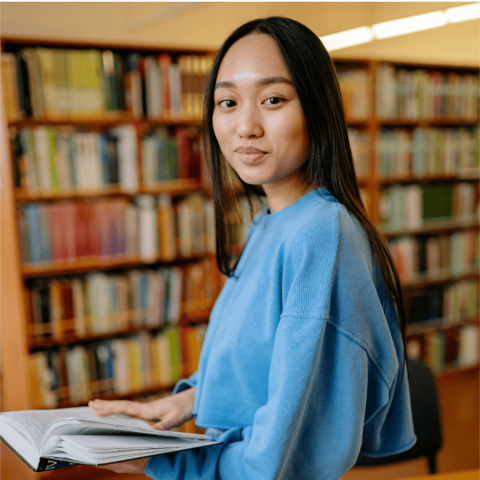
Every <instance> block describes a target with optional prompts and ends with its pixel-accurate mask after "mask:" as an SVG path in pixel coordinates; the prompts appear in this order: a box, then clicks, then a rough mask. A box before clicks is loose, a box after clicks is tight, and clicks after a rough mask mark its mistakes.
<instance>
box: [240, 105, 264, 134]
mask: <svg viewBox="0 0 480 480" xmlns="http://www.w3.org/2000/svg"><path fill="white" fill-rule="evenodd" d="M237 118H238V124H237V133H238V135H239V136H240V137H242V138H249V137H261V136H262V135H263V127H262V121H261V116H260V114H259V112H258V111H257V109H256V108H255V107H254V106H247V105H245V106H243V107H242V109H241V110H240V112H238V117H237Z"/></svg>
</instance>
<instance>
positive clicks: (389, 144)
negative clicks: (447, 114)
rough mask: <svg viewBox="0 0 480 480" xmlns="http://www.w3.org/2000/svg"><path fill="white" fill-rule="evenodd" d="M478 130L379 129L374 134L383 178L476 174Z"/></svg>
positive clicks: (479, 141) (479, 135) (379, 168)
mask: <svg viewBox="0 0 480 480" xmlns="http://www.w3.org/2000/svg"><path fill="white" fill-rule="evenodd" d="M479 144H480V129H479V128H478V127H477V128H474V129H471V130H470V129H466V128H448V129H445V128H415V129H413V131H412V130H408V129H382V130H381V131H380V132H379V133H378V135H377V141H376V154H377V166H378V171H379V173H380V175H381V176H382V177H387V178H388V177H391V176H393V177H396V176H397V177H402V176H414V177H422V176H427V175H475V174H477V175H478V168H479V152H480V147H479Z"/></svg>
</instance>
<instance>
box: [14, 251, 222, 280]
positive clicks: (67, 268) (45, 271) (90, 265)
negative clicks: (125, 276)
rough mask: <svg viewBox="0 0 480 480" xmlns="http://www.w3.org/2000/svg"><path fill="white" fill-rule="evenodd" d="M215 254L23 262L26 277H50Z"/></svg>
mask: <svg viewBox="0 0 480 480" xmlns="http://www.w3.org/2000/svg"><path fill="white" fill-rule="evenodd" d="M212 255H213V254H212V253H210V252H204V253H201V254H197V255H192V256H191V257H180V256H179V257H176V258H174V259H171V260H166V259H163V258H155V259H153V260H152V261H151V262H147V261H145V260H142V259H141V258H140V257H138V256H119V257H115V256H108V257H107V256H106V257H85V258H80V259H74V260H72V261H70V262H68V261H65V262H64V261H62V262H60V261H58V262H39V263H38V264H33V263H29V264H23V265H22V276H23V278H24V279H27V278H37V277H50V276H55V275H71V274H74V273H85V272H89V271H97V270H116V269H122V268H135V267H148V266H155V265H159V266H160V265H180V264H182V263H185V262H195V261H200V260H202V259H204V258H207V257H210V256H212Z"/></svg>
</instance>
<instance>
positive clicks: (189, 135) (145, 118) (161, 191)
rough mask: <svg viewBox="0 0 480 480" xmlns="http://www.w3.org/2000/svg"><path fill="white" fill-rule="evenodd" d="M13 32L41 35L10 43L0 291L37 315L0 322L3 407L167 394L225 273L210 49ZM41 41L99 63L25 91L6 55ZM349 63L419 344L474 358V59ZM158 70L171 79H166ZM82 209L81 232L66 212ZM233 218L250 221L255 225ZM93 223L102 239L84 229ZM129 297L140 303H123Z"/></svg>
mask: <svg viewBox="0 0 480 480" xmlns="http://www.w3.org/2000/svg"><path fill="white" fill-rule="evenodd" d="M1 42H2V52H5V53H9V54H17V56H18V55H19V54H20V52H23V51H24V50H26V51H27V54H26V57H25V63H21V64H20V66H17V63H13V64H12V56H11V55H10V57H9V56H8V55H7V58H6V59H5V64H4V63H3V62H4V60H3V58H5V57H2V77H3V78H2V85H3V90H4V92H11V93H10V94H8V95H7V94H4V97H5V98H6V99H7V101H5V102H4V103H5V105H4V111H5V115H4V118H6V121H2V135H3V138H2V139H3V140H5V141H3V142H2V145H3V146H2V148H6V146H7V145H9V146H10V152H5V154H2V179H5V180H4V181H3V183H2V189H1V190H2V227H3V231H2V297H3V298H9V299H11V301H10V302H8V305H6V304H7V302H2V318H21V319H23V322H20V323H18V322H11V323H7V322H2V345H1V348H2V391H3V395H2V408H3V409H4V410H12V409H28V408H36V407H55V406H58V407H61V406H70V405H77V404H85V402H86V401H87V400H88V398H91V397H92V396H95V397H98V396H101V397H103V398H152V396H156V395H164V394H168V392H169V391H171V389H172V387H173V385H174V384H175V380H176V379H178V378H179V377H180V376H186V375H189V374H190V373H193V371H194V370H195V365H196V362H198V356H199V352H200V349H201V343H202V340H203V336H204V334H205V329H206V323H207V321H208V316H209V311H210V309H211V307H212V305H213V302H214V300H215V297H216V295H217V294H218V291H219V289H220V286H221V283H222V281H223V279H222V278H220V276H219V275H218V273H217V271H216V267H215V258H214V241H213V230H212V218H211V217H212V212H211V204H210V203H209V202H210V197H209V193H208V188H207V187H206V186H205V182H204V177H203V170H202V168H201V156H200V152H199V139H200V128H201V118H200V113H201V107H200V105H201V93H202V91H203V90H202V89H203V86H204V83H203V82H204V79H205V74H206V72H207V69H208V62H209V60H208V59H209V58H210V57H211V55H212V54H213V53H214V52H211V51H207V50H198V49H175V48H161V47H159V46H138V45H137V46H135V45H99V44H94V43H87V42H85V43H83V42H70V41H65V42H52V41H46V40H42V39H20V38H2V39H1ZM39 47H40V48H41V49H42V55H43V57H42V58H43V59H44V61H45V62H47V63H48V62H49V60H48V58H49V52H48V50H55V51H56V52H57V50H58V51H61V53H62V54H63V56H62V55H57V54H56V55H54V56H53V57H54V58H53V60H52V62H53V65H54V67H55V65H56V66H57V69H58V68H60V67H59V65H61V64H62V63H61V62H62V59H63V62H64V65H67V66H68V65H69V63H72V64H73V65H71V68H72V69H73V71H76V72H77V76H78V75H80V74H78V66H77V67H76V68H77V70H75V60H76V61H77V62H78V61H80V65H84V64H85V65H86V64H88V61H90V62H91V64H90V66H88V65H87V66H85V67H84V68H86V69H87V71H89V70H88V69H93V70H92V71H94V72H96V73H93V74H92V75H93V76H94V77H95V76H96V80H95V81H90V82H89V81H85V79H83V80H82V81H79V82H77V83H75V82H73V83H72V82H70V81H69V80H68V78H71V77H68V68H67V67H64V68H65V69H66V70H67V74H63V76H62V74H60V76H59V80H57V81H56V83H55V81H54V80H52V79H51V78H47V79H46V82H47V85H49V88H50V91H48V88H47V94H46V97H45V98H44V99H43V104H42V102H41V101H40V102H39V100H38V99H37V100H35V101H34V100H33V98H32V99H29V100H28V101H27V100H24V101H23V103H22V102H18V103H17V104H15V103H14V104H12V102H10V101H8V99H11V98H14V97H12V96H11V95H13V94H14V92H15V86H16V85H17V84H16V83H15V82H13V84H12V83H11V82H10V83H9V81H8V76H7V75H8V72H9V69H10V72H11V70H12V68H13V69H14V71H15V72H16V71H17V70H16V69H17V68H20V67H21V68H23V73H25V70H26V71H27V73H28V68H29V63H28V62H30V63H31V64H33V66H31V67H30V68H31V69H33V70H32V71H35V61H36V60H35V59H34V60H32V50H34V49H36V48H39ZM45 50H47V54H46V60H45V58H44V57H45ZM72 52H74V53H72ZM75 52H77V53H75ZM78 52H81V53H80V54H78ZM82 52H83V54H84V56H85V57H84V58H83V60H82V59H80V60H79V58H78V57H81V56H82ZM92 52H94V53H92ZM95 52H96V53H95ZM57 53H58V52H57ZM22 55H23V54H22ZM69 55H73V56H72V58H69V57H68V56H69ZM33 57H35V55H33ZM22 58H24V57H23V56H22ZM88 59H90V60H88ZM147 59H148V60H147ZM152 59H153V60H154V63H155V62H156V65H154V66H153V67H152ZM37 61H40V60H39V59H37ZM8 62H10V63H8ZM55 62H56V63H55ZM82 62H84V63H82ZM85 62H86V63H85ZM4 65H5V68H3V67H4ZM92 65H93V66H92ZM172 65H174V67H173V71H172V70H169V69H171V66H172ZM335 65H336V68H337V71H338V74H339V80H340V84H341V88H342V95H343V97H344V104H345V112H346V118H347V123H348V128H349V138H350V141H351V145H352V151H353V155H354V162H355V165H356V170H357V176H358V182H359V187H360V190H361V194H362V198H363V199H364V202H365V204H366V208H367V211H368V213H369V215H370V217H371V218H372V220H373V221H374V222H375V223H376V224H378V225H379V227H380V228H381V230H382V231H383V233H384V234H385V236H386V237H387V239H388V240H389V242H390V244H391V247H392V251H393V252H394V256H395V258H396V260H397V263H398V265H399V267H400V271H401V275H402V283H403V287H404V291H405V296H406V307H407V311H408V312H412V311H417V310H418V311H419V312H420V313H421V312H424V313H425V315H424V318H422V317H421V315H420V316H419V314H415V315H414V314H412V313H410V317H411V318H413V317H415V322H411V323H410V324H409V326H408V332H407V334H408V344H409V351H410V354H411V355H412V356H422V357H423V358H424V360H426V361H427V363H430V364H431V365H432V366H433V367H434V368H435V369H436V370H437V371H438V372H439V375H442V372H445V374H448V375H453V374H454V373H455V371H459V372H460V371H463V370H464V369H465V368H471V367H472V366H473V368H478V351H477V350H475V352H474V353H473V354H472V342H473V343H476V344H475V345H473V347H475V348H476V349H478V326H479V320H478V319H479V315H478V293H477V291H478V283H479V274H478V263H479V254H478V232H479V222H478V189H479V185H478V184H479V172H478V151H479V147H478V143H479V141H478V134H479V133H478V121H479V110H478V96H477V97H476V96H475V95H476V94H475V92H478V69H474V68H461V67H448V66H439V65H433V66H432V65H413V64H402V63H392V62H381V61H373V60H356V59H351V60H350V59H338V60H335ZM14 67H15V68H14ZM95 68H96V70H95ZM102 68H103V70H104V72H103V74H102V75H100V73H99V72H101V71H102ZM37 69H38V66H37ZM162 69H163V70H162ZM80 70H81V69H80ZM147 70H148V74H147ZM5 72H6V73H5ZM53 72H55V68H54V69H53ZM162 72H163V73H162ZM165 72H170V76H169V75H168V73H167V74H166V77H165ZM37 75H38V72H37ZM52 75H53V77H55V75H54V74H52ZM162 75H163V76H162ZM47 77H48V76H47ZM74 77H75V75H74ZM99 79H101V80H102V82H100V80H99ZM167 79H168V80H167ZM82 82H83V83H82ZM162 82H163V83H162ZM169 82H171V83H169ZM475 82H477V83H475ZM157 84H161V85H163V89H157V91H154V89H153V87H152V86H153V85H157ZM165 84H168V85H170V86H172V85H173V88H172V89H171V90H170V91H167V89H165V88H164V87H165ZM175 85H177V86H178V85H180V86H181V88H180V89H178V88H177V89H176V88H175ZM472 85H473V87H472ZM475 85H476V87H475ZM24 87H26V86H25V84H24ZM54 87H56V88H57V92H58V89H59V88H60V91H61V93H60V96H61V97H62V100H61V101H60V102H58V101H57V102H56V101H55V95H53V94H52V93H51V90H52V88H53V90H54ZM17 88H18V85H17ZM475 88H476V90H475ZM82 90H85V91H82ZM87 90H88V91H87ZM172 90H173V91H172ZM54 91H55V90H54ZM12 92H13V93H12ZM48 92H50V93H48ZM72 92H73V98H71V95H72ZM102 92H103V93H102ZM142 92H145V93H144V94H143V95H142ZM44 93H45V92H44ZM37 94H38V92H37ZM75 95H76V97H75ZM102 95H103V97H102ZM78 97H79V98H80V100H79V99H78ZM101 99H103V100H102V101H100V100H101ZM28 102H30V104H29V103H28ZM72 104H73V107H72ZM85 104H87V105H85ZM169 105H175V107H172V108H170V106H169ZM51 145H55V148H53V150H52V148H51ZM175 145H176V148H177V154H176V158H177V160H178V161H177V163H176V164H174V163H175V162H172V161H171V160H170V163H169V161H168V160H166V161H165V162H164V163H165V165H162V166H161V167H160V165H158V164H157V163H156V161H155V159H158V158H160V156H161V158H165V159H166V158H167V157H168V152H169V149H170V150H171V149H172V148H173V149H174V148H175ZM109 149H110V150H111V152H113V153H111V154H108V151H109ZM122 149H123V150H124V152H123V153H124V154H123V157H122V155H121V151H122ZM72 150H73V151H74V152H75V151H76V152H77V153H76V155H75V154H71V151H72ZM82 151H83V154H82V153H81V152H82ZM85 151H87V152H90V153H89V154H87V155H85V154H84V153H85ZM25 152H27V153H29V152H30V159H29V158H26V157H28V155H25ZM125 152H127V153H125ZM159 152H162V153H159ZM2 153H3V152H2ZM82 155H83V156H82ZM32 158H33V159H34V162H33V166H32V161H31V159H32ZM52 159H53V160H52ZM132 159H134V161H132ZM81 160H82V161H83V163H82V161H81ZM29 162H30V163H29ZM52 165H53V166H52ZM54 167H56V168H57V169H56V170H55V172H54V171H53V168H54ZM35 169H36V170H35ZM33 171H35V175H33V173H32V172H33ZM45 177H47V178H48V182H46V183H45ZM445 198H447V201H444V199H445ZM439 199H440V200H441V201H439ZM437 203H438V205H440V207H441V209H443V210H438V211H437V210H436V208H437V207H438V205H437ZM432 205H433V206H432ZM243 206H244V207H245V209H246V210H248V206H247V205H243ZM440 207H438V208H440ZM425 208H426V215H424V213H425ZM45 219H50V220H48V228H41V227H42V225H46V224H45V223H42V222H45V221H46V220H45ZM85 219H87V220H85ZM132 219H133V220H132ZM75 221H76V222H75ZM69 222H70V225H73V227H72V228H73V230H74V231H75V232H76V234H75V235H74V236H73V237H74V238H72V235H70V236H69V235H68V229H67V231H66V230H64V229H63V227H62V226H64V225H68V224H69ZM79 224H80V227H79V226H78V225H79ZM199 225H202V227H201V229H200V230H201V231H202V233H201V234H198V231H199V230H198V228H199V227H198V226H199ZM237 228H238V232H239V238H241V237H242V234H243V233H242V232H244V229H245V225H244V224H241V223H239V224H238V225H237ZM45 231H47V232H48V233H49V234H50V235H49V238H44V237H45V235H42V232H45ZM120 231H121V232H123V234H120V233H119V232H120ZM3 232H5V239H4V233H3ZM92 232H93V234H92ZM96 233H97V234H98V235H95V234H96ZM92 235H93V237H96V238H95V239H93V240H92V239H90V241H89V242H87V243H88V247H85V246H84V245H80V244H81V242H78V241H76V240H78V239H79V238H81V239H83V238H88V237H89V236H92ZM25 239H27V240H25ZM180 285H181V287H179V286H180ZM142 289H143V290H142ZM179 289H180V290H182V292H183V294H182V296H181V297H179V295H178V291H179ZM144 291H147V292H148V291H149V292H151V295H148V296H145V295H142V292H144ZM175 292H177V293H176V296H175V295H174V294H175ZM169 295H170V296H169ZM99 298H104V299H105V298H107V299H109V300H108V301H104V302H99V300H98V299H99ZM118 298H128V302H123V303H122V305H121V308H118V309H115V308H114V306H118V305H117V304H118V303H119V302H118V301H115V300H116V299H118ZM153 298H156V299H157V300H158V299H159V298H162V299H163V301H162V302H160V301H159V300H158V301H156V302H155V301H152V299H153ZM48 299H49V300H50V302H51V304H50V309H49V310H48V308H47V307H48ZM52 299H53V300H52ZM82 299H83V300H82ZM166 299H170V300H166ZM174 299H176V300H175V301H174ZM435 302H436V303H435ZM82 304H83V306H84V310H82V309H79V305H82ZM412 305H413V306H414V308H413V307H412ZM425 305H426V306H425ZM432 305H433V307H432V309H433V310H435V308H436V311H437V313H438V311H440V314H438V315H433V314H432V311H430V307H431V306H432ZM418 306H420V307H418ZM417 307H418V308H417ZM447 310H448V315H447V314H445V315H444V313H443V311H445V312H446V311H447ZM160 311H162V313H160ZM472 339H473V340H472ZM476 339H477V340H476ZM462 342H467V344H468V345H467V347H468V349H467V350H468V351H463V350H465V349H466V347H465V348H463V350H462V349H461V348H460V344H461V343H462ZM166 352H168V353H170V354H171V355H170V356H168V355H167V353H166ZM472 355H473V356H474V357H475V358H473V360H472ZM113 357H115V358H123V357H128V358H129V359H131V364H127V365H126V364H125V363H123V364H121V362H118V364H117V365H115V364H113V367H114V371H113V372H112V363H113V361H112V358H113ZM173 357H175V359H174V360H172V359H173ZM459 358H460V361H459ZM92 359H95V362H96V367H95V366H92ZM102 359H103V360H102ZM69 362H70V364H71V365H76V364H81V365H86V366H85V367H84V368H83V371H77V372H75V370H74V368H73V367H71V369H70V370H71V372H70V378H69V372H68V363H69ZM95 362H93V363H95ZM157 362H158V365H159V366H160V367H158V368H157V367H155V365H156V364H157ZM132 364H133V365H134V366H133V367H132ZM115 369H116V370H115ZM52 371H53V372H54V373H55V382H54V383H52V375H51V374H50V375H49V374H48V372H52ZM132 371H133V374H132ZM45 372H47V375H45ZM135 372H137V373H136V374H135ZM138 372H140V373H141V374H138ZM75 376H77V377H79V378H80V379H81V380H79V381H78V378H77V380H75V378H76V377H75ZM32 378H33V379H37V381H32ZM187 428H193V427H192V425H191V424H190V425H189V426H187ZM19 468H22V467H21V466H20V467H19ZM69 470H70V472H71V471H72V470H71V469H69ZM70 472H69V473H70ZM78 472H79V473H78V475H79V478H81V477H82V475H83V473H82V472H83V471H82V470H81V469H80V470H78ZM25 475H26V476H25V478H30V477H28V473H25ZM58 475H60V471H59V472H57V474H56V476H57V477H58ZM65 475H66V473H65ZM60 476H61V475H60ZM69 478H74V477H72V476H70V477H69Z"/></svg>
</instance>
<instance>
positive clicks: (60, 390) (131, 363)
mask: <svg viewBox="0 0 480 480" xmlns="http://www.w3.org/2000/svg"><path fill="white" fill-rule="evenodd" d="M29 368H30V375H31V381H30V385H31V386H32V390H33V392H32V393H33V395H32V396H33V398H34V403H35V405H36V406H37V407H55V406H57V405H58V403H59V402H62V401H63V402H65V401H69V402H72V403H85V402H87V401H88V400H89V399H91V398H95V397H96V396H100V395H106V394H118V395H126V394H129V393H132V392H135V391H141V390H144V389H149V388H155V387H162V386H163V387H168V386H169V385H171V384H172V383H173V382H175V381H176V380H178V379H179V378H180V376H181V368H182V352H181V342H180V335H179V331H178V329H177V328H175V327H167V328H165V329H163V330H160V331H159V332H157V333H155V334H151V333H147V332H140V333H138V334H136V335H132V336H127V337H122V338H114V339H111V340H103V341H100V342H98V341H97V342H91V343H86V344H77V345H73V346H62V347H60V348H56V349H53V348H49V349H46V350H40V351H37V352H35V353H32V354H31V355H30V356H29Z"/></svg>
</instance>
